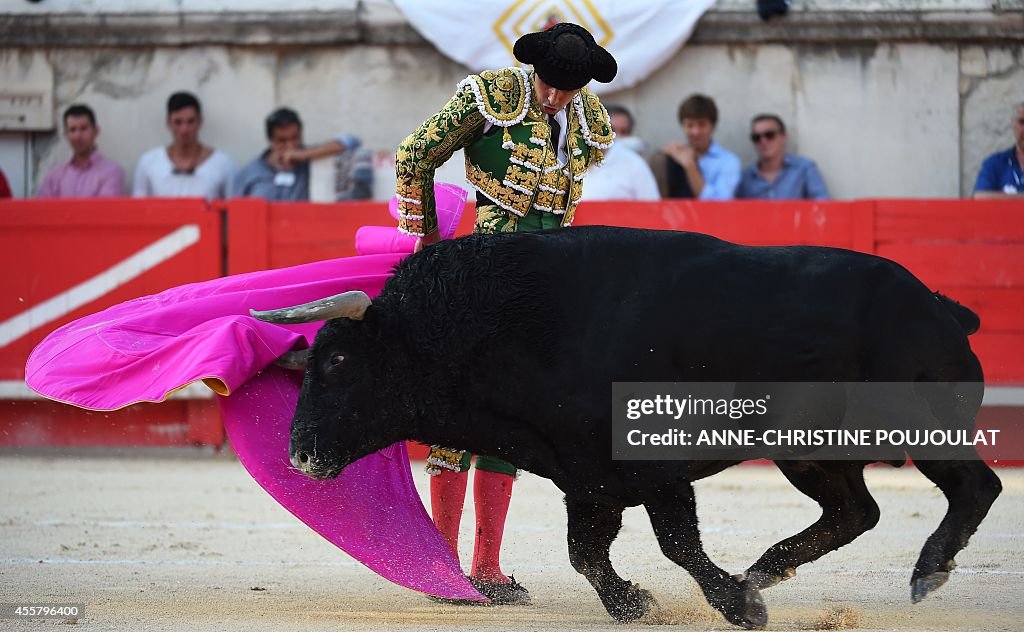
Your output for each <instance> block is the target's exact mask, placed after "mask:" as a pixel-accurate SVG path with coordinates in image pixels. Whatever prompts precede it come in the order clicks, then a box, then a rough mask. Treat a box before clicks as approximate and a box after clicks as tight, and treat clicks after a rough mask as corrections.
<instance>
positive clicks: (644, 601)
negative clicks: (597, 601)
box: [602, 582, 658, 623]
mask: <svg viewBox="0 0 1024 632" xmlns="http://www.w3.org/2000/svg"><path fill="white" fill-rule="evenodd" d="M602 601H604V607H605V609H607V610H608V614H610V615H612V617H614V618H615V620H616V621H619V622H621V623H629V622H631V621H636V620H637V619H639V618H640V617H642V616H644V615H645V614H647V613H648V612H650V610H651V608H653V607H654V606H656V605H657V603H658V602H657V601H655V600H654V595H652V594H651V593H650V592H648V591H646V590H644V589H643V588H640V587H639V586H637V585H635V584H632V583H628V582H627V588H626V589H625V590H624V591H622V592H621V593H620V594H619V595H616V596H615V598H614V599H611V598H609V599H608V600H604V599H602Z"/></svg>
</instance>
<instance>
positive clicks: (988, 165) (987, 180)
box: [974, 103, 1024, 199]
mask: <svg viewBox="0 0 1024 632" xmlns="http://www.w3.org/2000/svg"><path fill="white" fill-rule="evenodd" d="M1013 137H1014V139H1015V140H1016V143H1015V144H1014V146H1013V147H1010V148H1009V149H1007V150H1006V151H1000V152H997V153H994V154H992V155H991V156H989V157H988V158H986V159H985V162H984V163H982V165H981V171H979V172H978V179H977V181H976V182H975V183H974V197H975V199H977V198H1000V197H1007V196H1020V195H1024V173H1022V171H1021V165H1022V164H1024V103H1021V104H1019V105H1018V106H1017V112H1016V114H1015V115H1014V117H1013Z"/></svg>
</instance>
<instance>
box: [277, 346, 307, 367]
mask: <svg viewBox="0 0 1024 632" xmlns="http://www.w3.org/2000/svg"><path fill="white" fill-rule="evenodd" d="M308 361H309V349H308V348H307V349H293V350H292V351H286V352H285V353H282V354H281V355H280V357H278V358H277V359H276V360H274V364H276V365H277V366H279V367H281V368H283V369H288V370H290V371H305V370H306V363H307V362H308Z"/></svg>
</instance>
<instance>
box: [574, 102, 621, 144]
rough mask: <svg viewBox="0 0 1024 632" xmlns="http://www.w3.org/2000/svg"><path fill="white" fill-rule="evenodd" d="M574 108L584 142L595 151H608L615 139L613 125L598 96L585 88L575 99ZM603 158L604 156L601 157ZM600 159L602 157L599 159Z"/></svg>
mask: <svg viewBox="0 0 1024 632" xmlns="http://www.w3.org/2000/svg"><path fill="white" fill-rule="evenodd" d="M572 104H573V108H574V109H575V110H576V116H578V117H579V121H580V128H581V131H582V132H583V140H584V141H585V142H586V143H587V144H588V145H590V146H591V147H593V148H595V149H601V150H604V149H608V148H609V147H611V146H612V141H613V140H614V139H615V132H613V131H612V124H611V121H610V120H609V118H608V110H606V109H604V106H603V105H601V100H600V99H598V98H597V95H596V94H594V93H593V92H591V91H590V90H588V89H587V88H583V89H582V90H580V91H579V93H578V94H577V95H576V96H575V97H574V98H573V102H572ZM600 156H601V157H603V154H601V155H600ZM598 159H600V157H599V158H598Z"/></svg>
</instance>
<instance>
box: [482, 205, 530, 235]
mask: <svg viewBox="0 0 1024 632" xmlns="http://www.w3.org/2000/svg"><path fill="white" fill-rule="evenodd" d="M518 223H519V218H517V217H516V216H515V215H512V214H511V213H509V212H508V211H505V210H504V209H502V208H500V207H497V206H494V205H492V204H485V205H483V206H478V207H477V209H476V223H475V224H474V226H473V232H474V233H476V234H484V235H491V234H494V233H514V232H516V227H517V226H518Z"/></svg>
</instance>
